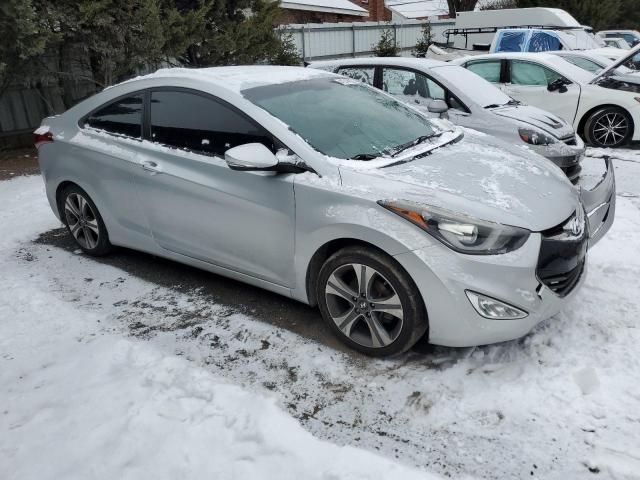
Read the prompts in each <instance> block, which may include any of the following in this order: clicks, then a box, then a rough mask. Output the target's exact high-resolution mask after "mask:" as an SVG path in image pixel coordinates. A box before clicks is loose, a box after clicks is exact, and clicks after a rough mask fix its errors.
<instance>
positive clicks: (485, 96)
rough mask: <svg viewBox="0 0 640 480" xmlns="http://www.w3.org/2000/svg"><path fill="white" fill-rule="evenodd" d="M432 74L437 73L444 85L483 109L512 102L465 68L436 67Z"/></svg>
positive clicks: (498, 90)
mask: <svg viewBox="0 0 640 480" xmlns="http://www.w3.org/2000/svg"><path fill="white" fill-rule="evenodd" d="M434 73H438V75H440V76H441V77H442V78H443V79H444V80H445V81H446V83H448V84H449V85H450V86H453V87H455V88H456V89H458V90H459V91H460V92H464V93H465V95H466V96H468V97H469V98H471V99H472V100H473V101H474V102H476V103H477V104H479V105H480V106H481V107H483V108H486V107H492V106H501V105H506V104H508V103H510V102H511V101H512V98H511V97H509V96H508V95H506V94H504V93H503V92H502V91H501V90H500V89H499V88H497V87H495V86H494V85H492V84H491V83H489V82H487V81H486V80H485V79H484V78H482V77H481V76H479V75H476V74H475V73H473V72H472V71H470V70H467V69H466V68H462V67H458V66H456V65H446V66H443V67H437V68H436V69H434Z"/></svg>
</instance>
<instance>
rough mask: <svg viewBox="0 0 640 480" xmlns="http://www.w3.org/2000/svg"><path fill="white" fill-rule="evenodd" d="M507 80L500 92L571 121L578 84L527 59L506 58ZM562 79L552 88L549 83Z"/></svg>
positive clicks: (576, 105)
mask: <svg viewBox="0 0 640 480" xmlns="http://www.w3.org/2000/svg"><path fill="white" fill-rule="evenodd" d="M507 70H508V72H509V74H508V77H507V78H508V81H507V82H506V83H505V84H504V85H503V87H502V88H503V90H504V92H505V93H506V94H507V95H509V96H511V97H513V98H515V99H516V100H519V101H521V102H523V103H526V104H528V105H533V106H536V107H539V108H542V109H543V110H547V111H548V112H551V113H555V114H556V115H558V116H559V117H560V118H563V119H565V120H566V121H567V122H569V123H571V124H573V121H574V119H575V115H576V111H577V109H578V103H579V101H580V86H579V85H578V84H576V83H574V82H571V81H570V80H568V79H566V78H565V77H563V76H562V75H561V74H559V73H558V72H556V71H555V70H552V69H551V68H548V67H546V66H544V65H542V64H540V63H537V62H532V61H529V60H509V64H508V69H507ZM555 81H563V82H564V85H563V87H561V88H559V89H556V90H554V91H550V90H549V85H550V84H551V83H553V82H555Z"/></svg>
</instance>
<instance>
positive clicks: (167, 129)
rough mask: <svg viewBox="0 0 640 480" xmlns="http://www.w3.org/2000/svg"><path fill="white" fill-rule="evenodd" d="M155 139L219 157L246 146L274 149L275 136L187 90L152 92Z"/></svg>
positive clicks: (180, 147) (229, 109) (152, 125)
mask: <svg viewBox="0 0 640 480" xmlns="http://www.w3.org/2000/svg"><path fill="white" fill-rule="evenodd" d="M151 139H152V140H153V141H154V142H156V143H160V144H162V145H166V146H169V147H174V148H179V149H184V150H190V151H193V152H198V153H204V154H206V155H217V156H223V155H224V152H225V151H227V150H228V149H229V148H233V147H236V146H238V145H242V144H245V143H262V144H263V145H265V146H266V147H267V148H269V149H271V150H273V149H274V145H273V139H272V137H271V136H270V135H269V134H268V133H267V132H266V131H265V130H264V129H262V128H261V127H259V126H258V125H256V124H254V123H253V122H251V121H250V120H249V119H247V118H246V117H244V116H243V115H241V114H240V113H238V112H236V111H234V110H233V109H231V108H230V107H228V106H226V105H224V104H222V103H220V102H217V101H215V100H214V99H212V98H208V97H205V96H202V95H197V94H195V93H189V92H184V91H154V92H151Z"/></svg>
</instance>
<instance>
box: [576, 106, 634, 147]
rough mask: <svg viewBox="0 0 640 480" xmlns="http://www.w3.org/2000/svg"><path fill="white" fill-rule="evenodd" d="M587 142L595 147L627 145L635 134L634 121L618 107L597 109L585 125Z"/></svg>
mask: <svg viewBox="0 0 640 480" xmlns="http://www.w3.org/2000/svg"><path fill="white" fill-rule="evenodd" d="M584 133H585V137H586V139H587V142H588V143H589V144H591V145H592V146H594V147H602V148H615V147H620V146H622V145H626V144H627V143H629V141H630V140H631V137H632V135H633V122H632V120H631V117H630V116H629V114H627V112H625V111H624V110H622V109H621V108H618V107H607V108H602V109H600V110H596V111H595V112H594V113H592V114H591V116H590V117H589V118H588V119H587V121H586V123H585V125H584Z"/></svg>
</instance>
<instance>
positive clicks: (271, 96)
mask: <svg viewBox="0 0 640 480" xmlns="http://www.w3.org/2000/svg"><path fill="white" fill-rule="evenodd" d="M242 94H243V95H244V96H245V98H247V99H248V100H249V101H251V102H252V103H254V104H256V105H258V106H259V107H261V108H263V109H264V110H266V111H267V112H269V113H270V114H271V115H273V116H274V117H276V118H279V119H280V120H282V121H283V122H284V123H286V124H287V125H289V127H290V128H291V130H292V131H294V132H295V133H297V134H298V135H300V136H301V137H302V138H304V139H305V141H307V142H308V143H309V144H310V145H311V146H312V147H313V148H315V149H316V150H318V151H319V152H321V153H323V154H325V155H327V156H330V157H335V158H341V159H356V160H369V159H372V158H375V157H378V156H381V155H390V154H392V153H393V152H394V151H395V150H396V149H398V148H399V147H402V146H404V145H406V144H407V143H408V142H412V141H415V140H416V139H419V138H423V137H429V136H432V135H435V134H438V133H439V130H438V129H436V127H435V126H434V125H432V123H431V122H430V121H429V120H428V119H427V118H426V117H424V116H422V115H421V114H420V113H418V112H417V111H415V110H413V109H411V108H409V107H407V106H405V105H404V104H402V103H400V102H398V101H397V100H394V99H393V98H391V97H389V96H388V95H385V94H384V93H382V92H380V91H378V90H375V89H373V88H371V87H369V86H367V85H364V84H362V83H360V82H357V81H352V80H345V79H342V78H334V77H329V78H317V79H312V80H305V81H299V82H289V83H285V84H278V85H268V86H263V87H256V88H252V89H248V90H244V91H243V92H242Z"/></svg>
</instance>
